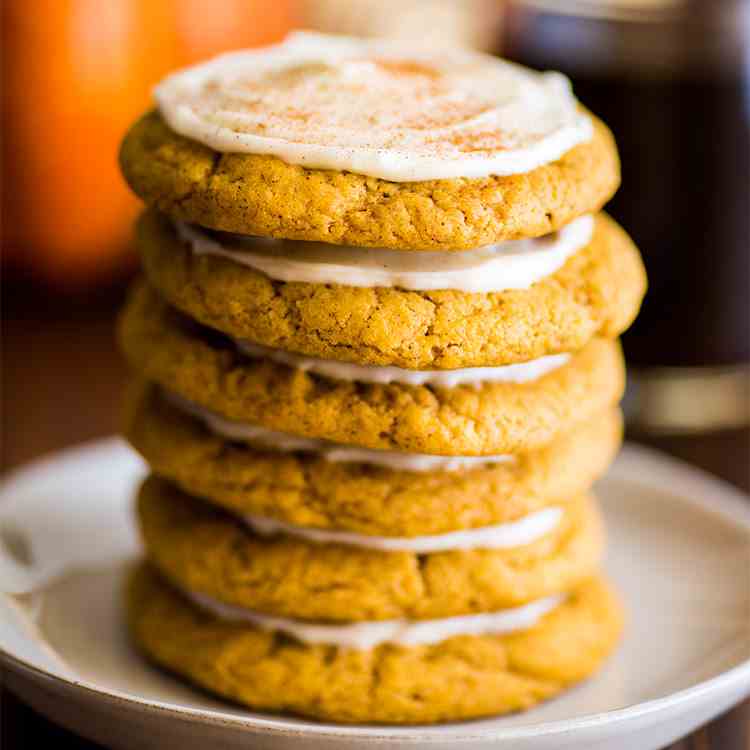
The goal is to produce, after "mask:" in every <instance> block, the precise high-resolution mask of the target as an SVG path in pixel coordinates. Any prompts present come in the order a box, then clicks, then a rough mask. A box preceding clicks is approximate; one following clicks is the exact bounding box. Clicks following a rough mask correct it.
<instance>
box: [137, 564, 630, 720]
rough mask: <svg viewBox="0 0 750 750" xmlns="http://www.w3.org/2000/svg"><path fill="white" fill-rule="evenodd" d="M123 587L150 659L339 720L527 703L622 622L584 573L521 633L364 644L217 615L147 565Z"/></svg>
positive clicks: (293, 709)
mask: <svg viewBox="0 0 750 750" xmlns="http://www.w3.org/2000/svg"><path fill="white" fill-rule="evenodd" d="M127 594H128V595H127V611H128V620H129V626H130V630H131V633H132V635H133V638H134V640H135V641H136V643H137V644H138V646H139V647H140V648H141V650H142V651H143V653H144V654H145V655H146V656H147V657H148V658H149V659H151V660H153V661H154V662H155V663H156V664H159V665H161V666H163V667H165V668H167V669H169V670H170V671H173V672H175V673H177V674H180V675H182V676H184V677H186V678H187V679H189V680H190V681H191V682H193V683H195V684H197V685H199V686H201V687H203V688H206V689H208V690H210V691H212V692H214V693H217V694H219V695H221V696H223V697H225V698H229V699H230V700H233V701H235V702H237V703H242V704H245V705H247V706H249V707H250V708H253V709H257V710H261V711H275V712H285V713H294V714H299V715H302V716H307V717H310V718H314V719H322V720H329V721H336V722H347V723H355V722H367V723H372V722H377V723H389V724H417V723H428V722H438V721H453V720H460V719H470V718H477V717H480V716H488V715H491V714H501V713H508V712H512V711H519V710H523V709H527V708H530V707H531V706H533V705H535V704H536V703H538V702H539V701H541V700H544V699H546V698H549V697H551V696H553V695H555V694H557V693H559V692H560V691H561V690H563V689H564V688H565V687H566V686H568V685H570V684H572V683H575V682H578V681H580V680H583V679H585V678H586V677H588V676H589V675H591V674H592V673H593V672H595V671H596V670H597V669H598V668H599V667H600V665H601V664H602V662H603V661H604V659H605V658H606V657H607V656H608V655H609V654H610V652H611V651H612V650H613V648H614V647H615V645H616V642H617V640H618V638H619V635H620V632H621V630H622V619H623V617H622V611H621V607H620V604H619V602H618V601H617V599H616V598H615V596H614V594H613V593H612V591H611V590H610V589H609V587H608V586H607V585H606V583H605V582H604V581H602V580H601V579H598V578H594V579H589V580H588V581H586V582H584V583H582V584H581V585H580V586H579V587H578V588H576V589H575V590H574V591H573V592H572V593H571V594H570V595H569V596H568V598H567V599H566V601H565V602H564V603H563V604H561V605H560V606H558V607H557V608H555V609H554V610H552V611H551V612H549V613H548V614H546V615H545V616H544V617H542V618H541V619H540V620H539V622H538V623H537V624H536V625H534V626H533V627H531V628H530V629H528V630H523V631H519V632H515V633H511V634H506V635H481V636H458V637H453V638H450V639H448V640H445V641H441V642H439V643H436V644H433V645H424V646H414V647H403V646H397V645H391V644H383V645H380V646H378V647H377V648H374V649H371V650H364V651H362V650H354V649H343V648H338V647H336V646H331V645H326V644H318V645H312V644H306V643H302V642H299V641H296V640H294V639H292V638H290V637H288V636H286V635H283V634H281V633H279V632H278V631H266V630H261V629H259V628H257V627H254V626H252V625H248V624H246V623H242V622H232V621H230V620H224V619H219V618H217V617H216V616H214V615H212V614H210V613H208V612H206V611H203V610H201V609H199V608H198V607H196V606H195V605H193V604H192V603H190V602H188V601H187V600H186V599H185V598H184V597H183V596H181V595H180V594H179V593H177V592H176V591H175V590H174V589H172V588H171V587H169V586H168V585H167V584H166V583H164V582H163V581H162V579H160V578H159V577H158V575H157V574H156V573H155V572H154V571H153V569H152V568H150V567H149V566H145V565H143V566H140V567H138V568H137V569H136V571H135V573H134V574H133V576H132V578H131V580H130V582H129V587H128V592H127Z"/></svg>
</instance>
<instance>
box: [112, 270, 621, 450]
mask: <svg viewBox="0 0 750 750" xmlns="http://www.w3.org/2000/svg"><path fill="white" fill-rule="evenodd" d="M120 343H121V346H122V348H123V351H124V353H125V356H126V358H127V359H128V361H129V362H130V364H131V366H132V367H133V369H134V370H135V371H136V372H138V373H139V374H141V375H142V376H143V377H144V378H146V379H148V380H151V381H153V382H155V383H157V384H159V385H161V386H163V387H164V388H166V389H168V390H170V391H173V392H174V393H177V394H178V395H180V396H182V397H183V398H185V399H188V400H189V401H192V402H194V403H196V404H198V405H200V406H201V407H205V408H206V409H209V410H211V411H212V412H215V413H217V414H220V415H222V416H223V417H225V418H227V419H230V420H235V421H239V422H248V423H253V424H258V425H261V426H263V427H265V428H268V429H272V430H277V431H281V432H287V433H290V434H294V435H301V436H305V437H312V438H322V439H325V440H331V441H334V442H338V443H347V444H351V445H359V446H364V447H366V448H374V449H382V450H399V451H406V452H411V453H435V454H445V455H467V456H468V455H490V454H505V453H518V452H522V451H527V450H532V449H533V448H535V447H540V446H542V445H545V444H546V443H548V442H550V441H551V440H552V439H553V437H554V436H555V435H556V434H558V433H559V432H561V431H562V430H565V429H569V428H570V427H572V426H573V425H574V424H576V423H578V422H582V421H584V420H585V419H587V418H588V417H590V416H592V415H593V414H596V413H598V412H602V411H603V410H604V409H606V408H607V407H611V406H613V405H614V404H615V402H616V401H617V400H618V399H619V398H620V396H621V394H622V390H623V387H624V369H623V361H622V354H621V351H620V348H619V345H618V344H617V343H616V342H611V341H605V340H603V339H593V340H592V341H591V342H590V343H589V344H588V345H587V346H586V348H585V349H583V350H582V351H580V352H578V353H577V354H576V355H575V356H573V357H572V358H571V360H570V361H569V362H568V363H567V364H565V365H564V366H562V367H560V368H559V369H557V370H555V371H553V372H551V373H548V374H547V375H545V376H544V377H541V378H539V379H538V380H535V381H532V382H527V383H498V382H495V383H485V384H484V385H483V386H482V387H480V388H473V387H471V386H468V385H464V386H458V387H456V388H449V389H444V388H432V387H428V386H406V385H401V384H396V383H392V384H388V385H383V384H362V383H356V382H348V381H343V380H332V379H329V378H324V377H319V376H316V375H311V374H310V373H307V372H303V371H301V370H297V369H292V368H289V367H287V366H285V365H280V364H277V363H273V362H270V361H268V360H260V359H248V358H247V357H242V356H240V355H239V354H238V353H237V351H236V349H235V347H234V346H231V345H230V343H229V342H228V340H226V339H225V338H224V337H221V336H219V335H217V334H212V333H210V332H208V331H206V330H205V329H203V330H198V329H197V328H196V327H195V326H193V325H191V324H190V322H189V321H185V319H184V318H183V317H182V316H180V315H178V314H176V313H175V312H174V311H173V310H171V309H170V308H169V307H168V306H167V305H166V304H164V302H163V301H162V300H161V299H160V298H159V297H158V295H157V294H156V293H155V292H154V291H153V290H152V289H151V288H149V287H148V286H145V285H141V286H139V287H137V288H136V289H135V290H134V292H133V294H132V295H131V297H130V301H129V303H128V305H127V307H126V309H125V311H124V314H123V316H122V318H121V321H120Z"/></svg>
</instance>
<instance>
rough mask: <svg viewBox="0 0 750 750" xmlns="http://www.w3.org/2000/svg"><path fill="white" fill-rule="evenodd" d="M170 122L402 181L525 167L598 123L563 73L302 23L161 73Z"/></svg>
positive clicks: (258, 150)
mask: <svg viewBox="0 0 750 750" xmlns="http://www.w3.org/2000/svg"><path fill="white" fill-rule="evenodd" d="M154 95H155V98H156V102H157V104H158V107H159V110H160V112H161V114H162V117H164V119H165V120H166V122H167V123H168V124H169V126H170V127H171V128H172V129H173V130H175V131H176V132H178V133H180V134H182V135H184V136H186V137H188V138H192V139H194V140H197V141H199V142H201V143H203V144H205V145H207V146H209V147H210V148H213V149H215V150H217V151H221V152H241V153H250V154H262V155H271V156H276V157H278V158H280V159H282V160H283V161H285V162H287V163H289V164H298V165H302V166H304V167H308V168H315V169H335V170H340V171H349V172H355V173H359V174H364V175H369V176H372V177H379V178H382V179H385V180H392V181H395V182H410V181H419V180H434V179H454V178H461V177H468V178H480V177H487V176H490V175H509V174H518V173H523V172H528V171H531V170H533V169H535V168H537V167H539V166H541V165H543V164H546V163H549V162H552V161H555V160H557V159H559V158H560V157H561V156H562V155H563V154H564V153H565V152H566V151H569V150H570V149H571V148H573V147H574V146H576V145H578V144H579V143H583V142H585V141H588V140H589V139H590V138H591V136H592V133H593V126H592V123H591V120H590V119H589V117H588V116H587V115H586V114H585V113H584V112H583V111H582V110H581V109H580V107H579V106H578V103H577V101H576V99H575V97H574V96H573V92H572V89H571V85H570V81H569V80H568V79H567V78H565V77H564V76H563V75H561V74H559V73H538V72H535V71H532V70H530V69H528V68H524V67H522V66H520V65H516V64H514V63H510V62H508V61H505V60H500V59H498V58H496V57H492V56H490V55H485V54H480V53H478V52H472V51H469V50H464V49H451V48H444V47H440V48H437V49H436V48H435V47H434V45H429V44H428V43H426V42H420V41H415V40H383V39H358V38H353V37H342V36H330V35H325V34H318V33H311V32H297V33H293V34H290V35H289V36H287V38H286V39H285V40H284V41H283V42H281V43H279V44H276V45H273V46H269V47H265V48H262V49H256V50H243V51H240V52H234V53H230V54H225V55H222V56H220V57H217V58H215V59H213V60H210V61H208V62H206V63H203V64H201V65H197V66H195V67H192V68H188V69H185V70H182V71H178V72H177V73H174V74H172V75H170V76H168V77H167V78H166V79H164V80H163V81H162V82H161V83H160V84H159V85H158V86H157V87H156V89H155V91H154Z"/></svg>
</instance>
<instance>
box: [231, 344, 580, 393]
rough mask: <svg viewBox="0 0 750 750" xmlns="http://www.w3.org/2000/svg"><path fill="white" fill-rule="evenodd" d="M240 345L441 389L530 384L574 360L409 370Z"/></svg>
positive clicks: (295, 362) (341, 373)
mask: <svg viewBox="0 0 750 750" xmlns="http://www.w3.org/2000/svg"><path fill="white" fill-rule="evenodd" d="M236 344H237V348H238V349H239V350H240V351H241V352H242V353H243V354H247V355H249V356H250V357H257V358H263V359H270V360H272V361H274V362H279V363H280V364H283V365H287V366H289V367H293V368H294V369H296V370H302V371H303V372H312V373H314V374H316V375H322V376H324V377H328V378H334V379H335V380H346V381H349V382H353V381H357V382H359V383H380V384H383V385H387V384H388V383H401V384H402V385H412V386H420V385H431V386H436V387H438V388H455V387H456V386H459V385H470V386H473V387H475V388H479V387H481V386H482V385H483V384H484V383H528V382H531V381H533V380H538V379H539V378H541V377H543V376H544V375H546V374H548V373H550V372H553V371H554V370H557V369H558V368H560V367H562V366H563V365H565V364H567V362H568V361H569V360H570V356H571V355H570V354H550V355H548V356H546V357H539V358H538V359H533V360H530V361H529V362H519V363H517V364H513V365H501V366H499V367H462V368H458V369H455V370H407V369H404V368H402V367H379V366H374V365H357V364H354V363H352V362H337V361H335V360H332V359H318V358H317V357H307V356H305V355H302V354H293V353H292V352H285V351H283V350H281V349H271V348H269V347H267V346H259V345H258V344H253V343H250V342H248V341H237V342H236Z"/></svg>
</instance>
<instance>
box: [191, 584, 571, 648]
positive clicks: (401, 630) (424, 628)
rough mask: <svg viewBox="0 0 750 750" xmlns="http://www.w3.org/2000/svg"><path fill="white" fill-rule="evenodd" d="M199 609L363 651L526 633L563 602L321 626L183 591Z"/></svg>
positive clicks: (548, 600)
mask: <svg viewBox="0 0 750 750" xmlns="http://www.w3.org/2000/svg"><path fill="white" fill-rule="evenodd" d="M184 593H185V595H186V596H187V597H188V598H189V599H190V600H192V601H193V602H194V603H195V604H196V605H197V606H198V607H200V608H202V609H204V610H207V611H209V612H211V613H212V614H213V615H216V617H220V618H221V619H224V620H233V621H238V622H247V623H250V624H251V625H255V626H256V627H258V628H262V629H263V630H278V631H281V632H282V633H285V634H286V635H290V636H292V637H293V638H296V639H297V640H298V641H302V642H303V643H310V644H316V643H325V644H329V645H334V646H340V647H342V648H351V649H355V650H360V651H364V650H367V649H371V648H375V647H376V646H379V645H381V644H382V643H393V644H397V645H399V646H423V645H428V644H431V643H439V642H440V641H444V640H447V639H448V638H453V637H455V636H459V635H501V634H504V633H513V632H516V631H519V630H527V629H528V628H531V627H533V626H534V625H536V624H537V622H539V620H541V618H542V617H544V615H546V614H547V613H548V612H551V611H552V610H553V609H555V608H556V607H559V606H560V604H562V602H563V601H564V600H565V597H564V596H562V595H557V596H549V597H546V598H545V599H537V600H536V601H534V602H531V603H529V604H524V605H523V606H522V607H514V608H512V609H503V610H500V611H499V612H488V613H482V614H478V615H465V616H462V617H445V618H442V619H439V620H382V621H370V622H361V623H352V624H347V625H319V624H316V623H312V622H306V621H304V620H293V619H291V618H286V617H271V616H270V615H263V614H260V613H259V612H252V611H251V610H247V609H242V608H241V607H235V606H233V605H229V604H224V603H223V602H219V601H216V600H215V599H212V598H210V597H207V596H204V595H203V594H195V593H192V592H184Z"/></svg>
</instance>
